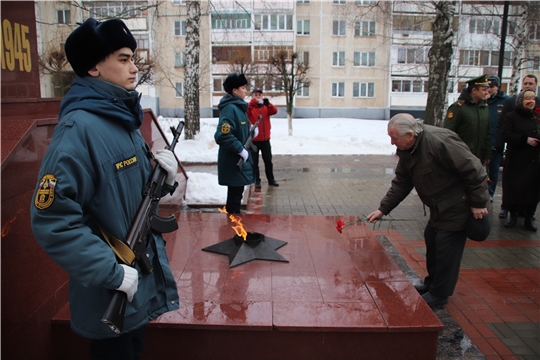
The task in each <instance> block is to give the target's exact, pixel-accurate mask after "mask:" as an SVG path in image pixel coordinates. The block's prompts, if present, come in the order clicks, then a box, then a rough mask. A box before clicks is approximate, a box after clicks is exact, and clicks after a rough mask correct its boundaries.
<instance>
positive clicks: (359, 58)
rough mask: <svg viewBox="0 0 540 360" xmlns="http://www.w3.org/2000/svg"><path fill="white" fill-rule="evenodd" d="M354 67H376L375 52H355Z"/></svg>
mask: <svg viewBox="0 0 540 360" xmlns="http://www.w3.org/2000/svg"><path fill="white" fill-rule="evenodd" d="M354 66H375V52H360V51H355V52H354Z"/></svg>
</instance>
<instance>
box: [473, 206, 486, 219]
mask: <svg viewBox="0 0 540 360" xmlns="http://www.w3.org/2000/svg"><path fill="white" fill-rule="evenodd" d="M471 212H472V213H473V217H474V218H475V219H481V218H483V217H484V215H487V214H488V209H487V208H473V207H472V208H471Z"/></svg>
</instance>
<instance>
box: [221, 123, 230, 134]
mask: <svg viewBox="0 0 540 360" xmlns="http://www.w3.org/2000/svg"><path fill="white" fill-rule="evenodd" d="M221 132H222V133H223V134H228V133H230V132H231V125H229V124H227V123H223V125H221Z"/></svg>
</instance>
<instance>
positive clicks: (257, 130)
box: [253, 126, 259, 138]
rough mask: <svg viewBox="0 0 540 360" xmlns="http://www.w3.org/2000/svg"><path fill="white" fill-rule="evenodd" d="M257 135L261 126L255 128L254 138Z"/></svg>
mask: <svg viewBox="0 0 540 360" xmlns="http://www.w3.org/2000/svg"><path fill="white" fill-rule="evenodd" d="M257 135H259V127H258V126H257V127H256V128H255V131H253V138H256V137H257Z"/></svg>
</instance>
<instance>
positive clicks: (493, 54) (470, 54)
mask: <svg viewBox="0 0 540 360" xmlns="http://www.w3.org/2000/svg"><path fill="white" fill-rule="evenodd" d="M513 56H514V53H513V51H505V53H504V64H503V66H511V59H512V57H513ZM459 64H460V65H467V66H499V52H498V51H489V50H460V51H459Z"/></svg>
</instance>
